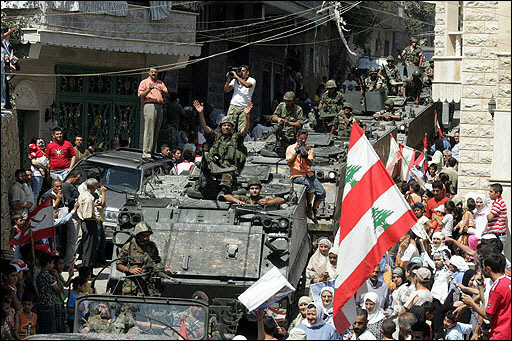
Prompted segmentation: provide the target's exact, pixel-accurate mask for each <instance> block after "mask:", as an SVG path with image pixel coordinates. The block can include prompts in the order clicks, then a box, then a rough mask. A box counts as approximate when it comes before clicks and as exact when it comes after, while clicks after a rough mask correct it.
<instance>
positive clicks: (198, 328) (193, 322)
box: [174, 309, 220, 340]
mask: <svg viewBox="0 0 512 341" xmlns="http://www.w3.org/2000/svg"><path fill="white" fill-rule="evenodd" d="M181 318H183V322H184V323H185V328H186V329H187V333H188V336H189V337H190V338H191V339H197V338H202V337H203V336H204V321H202V320H201V319H196V318H195V317H193V316H192V313H191V311H190V309H187V310H185V311H182V312H181V313H178V314H176V315H175V318H174V325H175V326H181ZM178 330H179V328H178ZM208 334H210V335H211V336H212V339H214V340H220V332H219V323H218V322H217V317H216V316H215V315H213V316H210V318H209V320H208Z"/></svg>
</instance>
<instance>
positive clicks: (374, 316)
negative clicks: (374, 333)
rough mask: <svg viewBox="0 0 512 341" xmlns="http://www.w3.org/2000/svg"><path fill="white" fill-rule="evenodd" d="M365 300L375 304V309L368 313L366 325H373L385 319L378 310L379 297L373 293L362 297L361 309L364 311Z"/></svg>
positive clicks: (380, 310)
mask: <svg viewBox="0 0 512 341" xmlns="http://www.w3.org/2000/svg"><path fill="white" fill-rule="evenodd" d="M366 300H370V301H372V302H373V303H374V304H375V309H373V311H372V312H371V313H370V312H368V324H374V323H377V322H379V321H380V320H383V319H385V318H386V316H384V314H383V313H382V309H380V301H379V296H378V295H377V294H376V293H374V292H371V291H370V292H367V293H366V294H365V295H364V296H363V309H364V310H366V304H365V303H366Z"/></svg>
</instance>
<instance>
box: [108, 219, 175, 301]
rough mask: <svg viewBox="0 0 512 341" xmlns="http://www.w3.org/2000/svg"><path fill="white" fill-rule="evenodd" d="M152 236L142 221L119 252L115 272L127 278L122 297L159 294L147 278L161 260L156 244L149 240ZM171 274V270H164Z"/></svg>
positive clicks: (151, 232) (149, 229)
mask: <svg viewBox="0 0 512 341" xmlns="http://www.w3.org/2000/svg"><path fill="white" fill-rule="evenodd" d="M152 234H153V231H151V228H150V227H149V226H148V225H147V224H146V223H145V222H143V221H141V222H140V223H138V224H137V225H135V229H134V230H133V233H132V235H133V237H134V238H132V240H130V242H129V243H127V244H125V245H124V246H123V247H122V248H121V250H120V251H119V255H118V256H119V259H118V260H117V262H116V268H117V270H119V271H121V272H124V273H125V274H126V275H127V276H133V277H126V278H125V280H124V283H123V289H122V290H123V295H131V296H159V292H158V291H157V290H156V288H154V286H153V285H152V283H151V281H150V278H148V277H149V276H148V275H150V274H151V273H153V270H154V269H155V268H159V267H160V266H159V265H160V264H159V263H160V262H161V258H160V256H159V255H158V248H157V247H156V244H155V243H154V242H152V241H150V240H149V238H150V236H151V235H152ZM164 271H165V272H166V273H169V274H172V273H173V272H172V270H171V269H165V270H164Z"/></svg>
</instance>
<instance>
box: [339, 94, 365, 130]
mask: <svg viewBox="0 0 512 341" xmlns="http://www.w3.org/2000/svg"><path fill="white" fill-rule="evenodd" d="M354 121H356V122H357V123H358V124H359V126H360V127H361V128H362V129H363V132H365V131H366V125H365V124H364V123H363V122H362V121H360V120H355V119H354V116H353V115H352V104H350V103H348V102H345V103H343V111H341V112H340V113H339V114H338V115H337V116H336V117H335V118H334V121H333V122H332V127H331V134H335V135H338V136H339V137H350V133H351V132H352V123H354Z"/></svg>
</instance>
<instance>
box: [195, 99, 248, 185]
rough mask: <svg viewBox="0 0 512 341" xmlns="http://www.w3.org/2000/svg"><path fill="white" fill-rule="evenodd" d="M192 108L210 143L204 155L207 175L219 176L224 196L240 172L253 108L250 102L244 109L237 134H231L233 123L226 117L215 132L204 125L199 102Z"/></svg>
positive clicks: (202, 107) (245, 156) (201, 107)
mask: <svg viewBox="0 0 512 341" xmlns="http://www.w3.org/2000/svg"><path fill="white" fill-rule="evenodd" d="M193 104H194V108H196V110H197V112H198V113H199V122H200V123H201V127H202V128H203V131H204V133H205V134H206V139H207V140H208V141H211V147H210V150H209V152H208V153H207V154H205V155H204V157H205V158H206V162H208V168H209V172H210V173H211V174H209V175H213V176H215V175H219V176H220V182H219V185H220V187H221V190H222V191H223V192H224V194H229V193H231V190H232V188H233V184H234V183H235V182H236V176H237V175H238V174H240V173H241V172H242V169H243V168H244V164H245V159H246V158H247V149H245V147H244V138H245V135H247V132H248V131H249V121H250V113H251V110H252V107H253V104H252V102H249V104H248V105H247V106H246V107H245V108H244V115H245V119H244V127H243V129H242V130H241V131H240V132H239V133H238V132H236V131H235V132H233V129H234V127H235V124H234V122H233V121H232V120H231V118H230V117H229V116H226V117H224V118H223V119H222V121H221V122H220V132H218V131H215V130H213V129H211V128H210V127H208V126H207V125H206V121H205V119H204V106H203V103H199V101H197V100H195V101H194V103H193Z"/></svg>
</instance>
